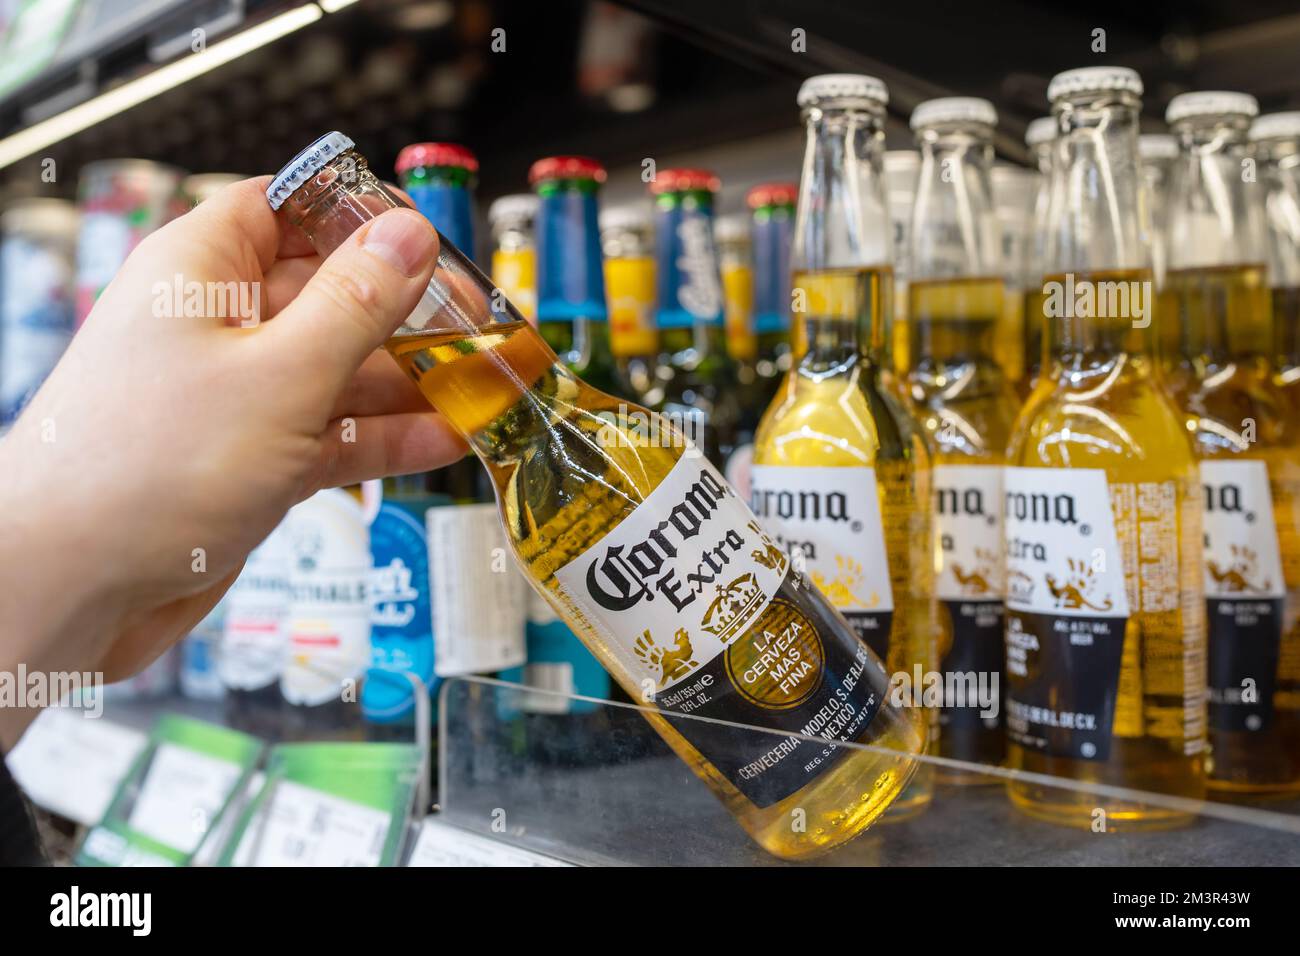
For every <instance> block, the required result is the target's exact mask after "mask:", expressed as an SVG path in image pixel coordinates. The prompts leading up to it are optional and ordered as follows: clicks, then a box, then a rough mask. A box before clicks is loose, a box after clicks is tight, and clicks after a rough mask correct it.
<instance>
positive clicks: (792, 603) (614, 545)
mask: <svg viewBox="0 0 1300 956" xmlns="http://www.w3.org/2000/svg"><path fill="white" fill-rule="evenodd" d="M345 171H346V172H347V173H349V175H344V172H345ZM267 196H268V199H269V201H270V203H271V205H272V207H273V208H275V209H278V210H279V215H280V216H281V217H282V219H284V220H285V221H286V223H287V224H288V225H290V226H293V227H296V228H299V229H301V230H302V231H303V232H304V233H305V234H306V235H307V236H308V237H309V238H310V240H311V241H312V243H313V245H314V247H315V249H316V250H317V252H319V253H320V254H321V255H328V254H329V253H330V252H331V251H332V250H333V249H335V248H336V247H337V246H338V245H339V244H340V243H341V242H343V241H344V239H346V237H347V236H348V235H349V234H350V233H351V232H352V231H353V230H355V229H356V228H358V227H359V226H361V225H362V224H363V223H364V222H365V221H366V220H368V219H370V218H372V217H374V216H376V215H378V214H379V213H381V212H383V211H385V210H387V209H390V208H393V207H395V206H397V205H399V203H398V201H397V200H396V199H394V198H393V197H392V195H391V194H389V193H388V192H387V191H386V190H385V189H384V187H383V186H382V185H381V184H380V183H379V182H378V180H377V179H376V178H375V177H374V176H373V174H371V173H370V171H369V169H368V168H367V166H366V163H365V160H364V158H362V157H361V156H359V155H358V154H357V153H356V152H355V150H354V148H353V145H352V141H351V140H349V139H348V138H347V137H345V136H343V135H342V134H339V133H331V134H327V135H326V136H324V137H322V138H321V139H319V140H317V141H316V142H315V143H313V144H312V145H311V146H309V147H308V148H307V149H306V150H304V151H303V152H302V153H300V154H299V155H298V156H297V157H295V159H294V160H293V161H292V162H291V163H290V164H289V165H288V166H286V167H285V168H284V169H283V170H282V171H281V172H280V173H279V174H278V175H277V176H276V177H275V178H274V179H273V181H272V183H271V185H270V187H269V188H268V190H267ZM491 292H492V289H491V286H490V284H489V283H488V281H487V280H486V279H485V278H484V277H483V276H482V275H481V274H480V273H479V272H478V271H477V270H476V269H475V268H474V267H473V265H471V264H470V263H469V262H468V260H466V259H465V257H464V256H462V255H461V254H460V253H459V252H458V251H457V250H456V249H455V248H454V247H452V246H450V245H449V244H444V245H443V247H442V249H441V251H440V253H439V256H438V266H437V270H436V272H435V274H434V278H433V280H432V281H431V283H430V288H429V291H428V293H427V294H426V295H425V296H424V298H423V299H422V300H421V303H420V304H419V306H417V308H416V310H415V312H414V313H413V314H412V315H411V316H410V317H409V318H408V319H407V320H406V322H405V323H404V325H403V326H402V327H401V328H400V329H399V330H398V332H397V333H396V335H394V337H393V338H392V339H391V340H390V342H389V343H388V346H387V348H388V351H389V352H390V354H392V356H393V357H394V359H396V361H397V362H398V364H399V366H401V367H402V368H403V369H404V370H405V371H407V372H408V373H409V374H410V375H411V377H412V379H413V380H414V381H415V382H416V384H417V385H418V386H419V388H420V390H421V391H422V392H423V393H424V395H425V396H426V397H428V398H429V400H430V402H431V403H432V404H433V405H434V406H435V407H437V408H438V410H439V411H441V412H442V414H443V415H444V416H445V417H446V418H447V420H448V421H449V422H451V423H452V424H453V425H454V426H455V427H456V428H457V429H458V430H459V431H460V432H461V433H462V434H464V435H465V436H466V438H467V439H468V440H469V441H470V442H471V443H472V446H473V448H474V451H475V454H477V455H478V456H479V458H480V459H481V460H482V461H483V463H484V466H485V467H486V469H487V470H488V471H489V473H490V474H491V476H492V480H493V484H494V485H495V487H496V490H497V498H498V505H499V509H500V520H501V522H502V523H503V524H504V527H505V529H506V535H507V537H508V539H509V542H510V546H511V547H512V548H513V550H514V552H515V555H516V556H517V557H518V559H519V561H520V563H521V564H522V566H523V568H524V569H525V571H526V573H527V575H528V577H529V579H530V580H531V581H532V582H533V586H534V587H535V588H537V589H538V590H539V593H541V594H542V595H543V597H544V598H545V599H546V600H547V602H548V603H549V604H550V605H551V606H552V608H554V609H555V611H556V613H557V614H559V615H560V616H561V617H563V618H564V620H565V621H566V622H568V623H569V625H570V626H571V627H572V628H573V629H574V630H575V631H576V632H577V633H578V634H579V635H580V636H581V637H582V639H583V641H584V642H585V643H586V644H587V646H588V647H589V648H590V649H591V650H592V652H593V653H595V655H596V656H597V658H598V659H599V660H600V661H601V663H602V664H604V666H605V667H606V669H608V670H609V672H610V673H611V675H612V676H613V677H614V678H615V679H616V680H617V681H618V682H619V683H620V684H621V685H622V686H623V688H624V689H625V690H626V691H627V692H628V693H629V694H632V695H633V696H634V697H635V698H636V699H638V700H644V701H648V702H652V703H653V704H655V706H656V709H655V710H654V711H647V717H648V719H649V720H650V722H651V723H652V725H653V726H654V727H655V729H656V730H658V731H659V733H660V734H662V735H663V737H664V739H665V740H666V741H667V742H668V743H669V745H670V746H671V747H672V748H673V749H674V750H675V751H676V752H677V753H678V755H679V756H681V757H682V759H683V760H685V761H686V762H687V763H688V764H689V765H690V767H691V768H692V769H693V770H694V771H695V772H696V773H697V775H699V776H700V777H701V778H702V779H703V780H704V781H705V782H706V783H707V784H708V785H709V786H710V787H711V788H712V789H713V790H714V792H715V793H717V794H718V796H719V797H720V798H721V799H722V800H723V802H724V803H725V804H726V806H727V807H728V808H729V809H730V810H731V812H732V813H733V814H734V815H735V816H736V818H737V820H738V821H739V822H740V823H741V825H742V826H743V827H744V828H745V829H746V830H747V831H748V832H749V833H750V834H751V836H753V838H754V839H755V840H757V841H758V842H759V843H760V844H761V845H762V846H764V847H765V848H767V849H768V850H770V851H771V852H773V853H775V854H778V855H780V856H783V857H792V858H793V857H806V856H810V855H813V854H816V853H818V852H821V851H825V850H828V849H830V848H832V847H835V846H837V845H839V844H842V843H843V842H845V841H847V840H848V839H850V838H852V837H853V836H854V835H856V834H857V833H859V832H861V831H862V830H863V829H865V828H866V827H867V826H868V825H869V824H870V823H871V822H872V821H873V820H874V819H876V818H877V817H878V816H879V815H880V813H881V812H883V811H884V810H885V808H886V807H888V806H889V804H890V803H891V802H892V801H893V800H894V799H895V798H896V797H897V795H898V794H899V792H900V791H901V790H902V789H903V787H904V786H905V785H906V784H907V781H908V777H909V773H910V770H911V768H912V765H913V760H912V756H911V755H913V754H915V753H916V752H917V751H919V750H920V749H921V746H922V744H923V739H922V732H921V728H920V726H919V723H918V720H917V718H916V717H915V716H914V715H913V713H912V712H911V711H909V710H906V709H903V708H897V707H895V706H894V705H893V704H892V703H891V702H890V701H889V700H888V699H887V676H886V674H885V672H884V669H883V667H882V666H881V664H880V662H879V660H877V659H876V658H875V656H874V655H873V654H872V653H871V651H870V649H869V648H867V647H866V645H864V644H863V643H861V642H860V641H859V640H858V639H857V637H856V636H855V635H854V633H853V631H852V629H850V628H849V627H848V626H847V625H846V624H845V622H844V620H843V619H842V618H841V617H840V616H839V615H838V614H836V613H835V611H834V609H833V608H832V607H831V605H830V604H829V603H828V602H827V601H826V600H825V599H824V598H822V597H821V595H820V594H819V593H818V592H817V590H816V589H815V588H813V587H811V585H810V584H809V583H808V582H806V580H805V579H804V578H803V577H802V576H801V575H799V574H798V573H797V572H795V571H794V570H793V569H792V568H791V566H790V561H789V560H788V558H787V557H786V555H785V553H784V552H782V551H781V550H780V549H779V548H778V547H777V546H776V545H775V543H774V542H773V541H772V539H771V538H770V537H768V535H767V534H766V533H765V532H764V531H763V530H762V529H761V527H760V526H759V525H758V523H757V521H756V519H755V517H754V515H753V514H752V513H751V512H750V510H749V509H748V508H747V507H746V506H745V504H744V502H743V501H741V500H739V498H737V496H736V495H735V493H734V492H733V491H732V490H731V489H730V488H728V487H727V485H726V484H725V482H723V481H722V479H721V478H720V476H719V474H718V472H717V471H716V470H715V469H714V468H713V467H712V466H711V465H710V464H709V463H708V462H707V460H705V459H704V458H702V456H700V455H699V454H698V452H697V451H696V450H695V449H693V448H691V447H690V446H689V444H688V443H686V442H684V440H683V436H681V435H680V433H677V432H674V431H671V430H669V429H667V428H666V427H665V426H664V425H663V423H662V421H661V420H660V419H659V418H658V417H657V416H654V415H653V414H652V413H650V412H647V411H646V410H644V409H639V408H638V409H635V411H636V412H637V413H638V418H639V420H640V421H641V422H644V423H647V428H646V431H645V432H638V431H636V430H635V429H636V426H635V425H634V424H633V423H632V421H631V419H630V418H620V417H619V416H618V415H617V414H616V412H617V409H618V406H619V400H617V399H614V398H611V397H610V396H607V395H603V394H601V393H600V392H597V391H596V390H594V389H592V388H590V387H589V386H587V385H586V384H585V383H584V382H583V381H582V380H581V379H579V378H578V377H577V376H575V375H574V374H573V372H572V371H571V370H570V369H569V368H568V367H567V366H566V365H565V364H564V363H563V362H560V361H559V360H558V359H557V357H556V355H555V353H554V352H553V351H552V350H551V349H550V348H549V347H548V346H547V345H546V343H545V342H544V341H543V339H542V338H541V337H540V336H539V335H538V334H537V333H536V332H535V331H534V330H533V329H532V328H531V327H530V326H529V325H528V324H527V323H526V322H524V321H523V319H522V318H520V317H519V316H518V314H517V313H515V312H514V310H513V308H511V307H507V308H506V309H505V311H504V314H502V313H500V312H494V311H493V309H492V303H491ZM610 413H615V414H610ZM650 426H654V427H653V430H654V431H656V432H658V439H657V440H650V439H651V436H650V434H649V433H650V431H651V430H652V429H651V428H650ZM436 510H438V509H435V511H436ZM686 714H694V715H698V716H701V717H711V718H716V720H714V721H695V720H686V719H683V718H682V717H681V716H674V715H686ZM718 721H731V722H736V723H740V724H750V725H754V726H759V727H765V728H769V729H771V730H773V731H776V733H775V734H771V735H766V734H765V735H760V734H756V733H745V732H744V731H740V730H737V729H736V728H734V727H731V726H725V725H724V724H722V723H719V722H718ZM789 734H800V735H809V736H812V737H822V738H824V739H825V741H826V743H825V744H817V743H812V742H811V741H809V740H808V739H805V737H804V736H788V735H789ZM837 741H861V742H863V743H870V744H874V745H877V748H878V749H873V750H871V751H853V752H850V751H846V750H844V749H843V748H837V747H834V746H833V745H832V744H833V742H837ZM682 838H683V839H687V838H689V835H688V834H682Z"/></svg>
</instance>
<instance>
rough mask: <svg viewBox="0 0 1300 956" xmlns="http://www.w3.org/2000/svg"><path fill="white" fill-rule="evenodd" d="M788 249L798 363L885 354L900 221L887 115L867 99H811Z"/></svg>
mask: <svg viewBox="0 0 1300 956" xmlns="http://www.w3.org/2000/svg"><path fill="white" fill-rule="evenodd" d="M804 120H805V124H806V128H807V139H806V143H805V148H804V159H803V168H802V171H801V174H800V180H799V203H798V206H797V212H796V218H795V228H794V238H793V244H792V248H791V252H790V263H791V271H792V272H793V274H794V285H793V288H792V290H791V292H792V294H791V313H792V316H793V321H794V323H795V328H794V331H793V343H794V349H795V353H796V357H797V358H798V361H799V368H800V370H801V372H803V373H805V374H817V375H820V374H823V373H825V372H826V371H829V370H834V369H839V368H846V367H850V366H852V365H855V364H856V363H857V362H858V361H860V360H866V361H869V362H878V361H879V360H880V359H881V357H882V356H883V354H884V343H885V335H886V333H887V330H888V328H889V327H890V324H891V322H892V317H893V271H892V269H891V268H890V267H889V266H888V265H885V264H886V263H891V262H893V248H892V245H893V230H892V228H891V226H890V221H889V207H888V205H887V203H886V198H885V196H886V193H885V188H884V170H883V160H882V156H883V153H882V150H883V146H884V133H883V130H882V128H881V122H882V116H881V113H880V112H879V111H877V110H871V109H866V108H863V107H861V106H851V107H837V106H830V105H828V106H825V107H818V106H814V107H809V108H808V109H807V110H805V114H804Z"/></svg>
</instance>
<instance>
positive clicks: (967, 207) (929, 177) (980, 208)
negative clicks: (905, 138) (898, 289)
mask: <svg viewBox="0 0 1300 956" xmlns="http://www.w3.org/2000/svg"><path fill="white" fill-rule="evenodd" d="M992 134H993V131H992V129H990V128H989V127H987V126H984V125H982V124H965V125H963V124H957V123H950V124H945V125H943V126H936V127H922V128H921V129H920V130H918V131H917V142H918V144H919V145H920V147H921V171H920V175H919V176H918V177H917V186H916V200H915V202H914V203H913V207H912V209H913V213H912V228H911V230H910V232H911V238H910V254H909V258H908V278H909V281H915V280H918V279H919V280H927V279H929V280H942V279H954V278H961V277H966V278H969V277H977V276H978V277H985V276H997V275H1001V273H1002V268H1001V263H1000V261H999V258H998V257H999V252H1000V247H999V233H998V220H997V217H996V215H995V214H994V209H993V188H992V184H991V182H990V175H989V170H990V169H991V168H992V165H993V145H992Z"/></svg>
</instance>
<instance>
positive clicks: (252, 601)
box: [217, 524, 289, 691]
mask: <svg viewBox="0 0 1300 956" xmlns="http://www.w3.org/2000/svg"><path fill="white" fill-rule="evenodd" d="M288 616H289V541H288V536H287V534H286V532H285V526H284V525H283V524H282V525H280V527H278V528H276V529H275V530H274V531H272V532H271V534H270V536H269V537H267V539H266V540H265V541H263V542H262V543H261V544H260V545H258V546H257V547H256V548H255V549H254V550H253V553H252V554H250V555H249V556H248V560H247V561H246V562H244V570H243V571H241V572H240V573H239V577H238V578H236V579H235V583H234V585H232V586H231V588H230V594H229V596H228V597H227V598H226V619H225V622H224V624H223V627H222V634H221V650H220V652H219V653H218V654H217V673H218V675H219V676H220V677H221V683H222V684H224V685H225V686H226V687H228V688H230V689H232V690H245V691H252V690H261V689H262V688H263V687H270V686H271V685H272V684H274V683H275V682H276V681H278V680H279V679H280V675H281V674H282V673H283V672H284V664H285V660H286V658H287V657H288V654H289V633H288Z"/></svg>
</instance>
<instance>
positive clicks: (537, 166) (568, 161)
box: [528, 156, 605, 186]
mask: <svg viewBox="0 0 1300 956" xmlns="http://www.w3.org/2000/svg"><path fill="white" fill-rule="evenodd" d="M548 179H591V180H594V181H595V182H598V183H603V182H604V181H605V167H604V166H602V165H601V164H600V163H598V162H596V160H594V159H592V158H591V157H590V156H547V157H546V158H545V159H539V160H538V161H537V162H535V163H533V165H532V168H531V169H529V170H528V185H530V186H536V185H537V184H538V183H540V182H544V181H546V180H548Z"/></svg>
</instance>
